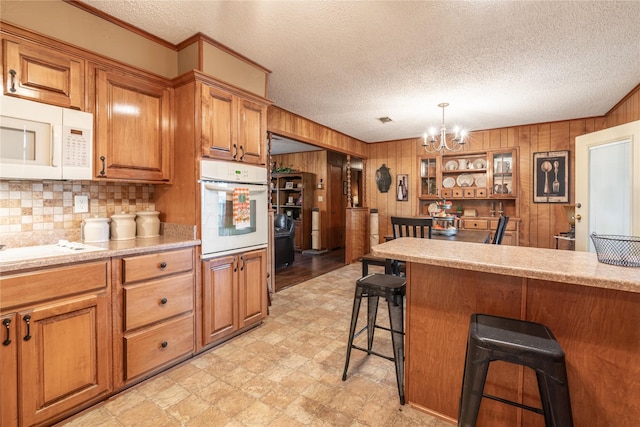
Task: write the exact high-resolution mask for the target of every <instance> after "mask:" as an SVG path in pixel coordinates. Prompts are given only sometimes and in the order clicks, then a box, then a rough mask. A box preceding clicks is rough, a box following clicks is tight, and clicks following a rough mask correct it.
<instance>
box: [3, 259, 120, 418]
mask: <svg viewBox="0 0 640 427" xmlns="http://www.w3.org/2000/svg"><path fill="white" fill-rule="evenodd" d="M109 271H110V261H109V260H101V261H94V262H88V263H81V264H73V265H69V266H64V267H52V268H46V269H41V270H37V271H32V272H25V273H20V272H16V273H12V274H9V275H6V276H3V277H2V281H1V282H0V286H1V289H0V293H1V294H2V300H0V311H1V318H2V322H3V323H2V329H3V337H2V340H3V343H2V346H1V349H0V355H1V356H2V359H1V360H0V373H1V374H2V391H1V394H0V409H1V410H2V415H1V419H2V425H3V426H4V425H7V426H12V425H24V426H27V425H36V424H43V423H46V424H51V423H53V422H55V421H57V420H60V419H62V418H64V417H66V416H68V415H70V414H71V413H73V412H75V411H77V408H78V407H82V406H86V405H88V404H91V403H93V402H97V401H98V400H100V399H102V398H104V397H106V396H107V395H108V394H109V393H110V392H111V387H112V386H111V372H112V370H111V312H110V310H109V307H110V293H109V289H110V278H109ZM7 320H8V321H10V323H8V324H5V323H4V322H6V321H7ZM16 402H20V404H19V405H16ZM16 418H17V419H18V422H17V423H16Z"/></svg>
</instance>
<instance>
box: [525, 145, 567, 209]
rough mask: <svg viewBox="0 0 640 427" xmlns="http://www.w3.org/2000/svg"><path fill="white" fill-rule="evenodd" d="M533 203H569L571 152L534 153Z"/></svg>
mask: <svg viewBox="0 0 640 427" xmlns="http://www.w3.org/2000/svg"><path fill="white" fill-rule="evenodd" d="M533 201H534V202H535V203H569V151H545V152H541V153H533Z"/></svg>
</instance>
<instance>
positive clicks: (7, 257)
mask: <svg viewBox="0 0 640 427" xmlns="http://www.w3.org/2000/svg"><path fill="white" fill-rule="evenodd" d="M104 250H106V249H105V248H101V247H99V246H90V245H85V244H84V243H78V242H67V241H60V243H58V244H55V245H39V246H24V247H21V248H8V249H3V250H1V251H0V263H5V262H19V261H29V260H32V259H38V258H47V257H55V256H63V255H72V254H77V253H84V252H94V251H104Z"/></svg>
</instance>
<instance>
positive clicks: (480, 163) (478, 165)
mask: <svg viewBox="0 0 640 427" xmlns="http://www.w3.org/2000/svg"><path fill="white" fill-rule="evenodd" d="M473 168H474V169H486V168H487V161H486V160H485V159H477V160H475V161H474V162H473Z"/></svg>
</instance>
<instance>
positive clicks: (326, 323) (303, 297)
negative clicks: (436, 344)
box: [60, 263, 453, 427]
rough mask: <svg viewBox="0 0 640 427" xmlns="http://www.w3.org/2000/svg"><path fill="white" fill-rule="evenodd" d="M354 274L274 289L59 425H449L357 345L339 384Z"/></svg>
mask: <svg viewBox="0 0 640 427" xmlns="http://www.w3.org/2000/svg"><path fill="white" fill-rule="evenodd" d="M360 271H361V266H360V263H354V264H351V265H348V266H345V267H343V268H340V269H338V270H335V271H333V272H330V273H327V274H324V275H322V276H318V277H316V278H313V279H311V280H308V281H306V282H303V283H301V284H299V285H296V286H293V287H291V288H287V289H285V290H283V291H281V292H278V293H277V294H275V296H274V298H273V305H272V306H271V309H270V310H271V312H270V315H269V316H268V318H267V319H266V320H265V322H264V323H263V324H262V325H261V326H260V327H257V328H255V329H253V330H251V331H249V332H247V333H245V334H243V335H241V336H239V337H237V338H235V339H233V340H231V341H229V342H227V343H225V344H223V345H221V346H218V347H216V348H214V349H212V350H209V351H207V352H205V353H203V354H200V355H198V356H197V357H195V358H193V359H191V360H189V361H187V362H184V363H182V364H181V365H179V366H177V367H175V368H173V369H171V370H168V371H166V372H164V373H162V374H159V375H157V376H155V377H153V378H151V379H149V380H147V381H145V382H144V383H141V384H139V385H137V386H135V387H133V388H131V389H129V390H126V391H124V392H122V393H120V394H118V395H116V396H114V397H112V398H111V399H109V400H108V401H106V402H103V403H101V404H99V405H96V406H94V407H92V408H90V409H88V410H87V411H85V412H83V413H81V414H79V415H77V416H76V417H74V418H71V419H69V420H67V421H66V422H63V423H61V424H60V425H65V426H67V427H76V426H77V427H92V426H96V427H97V426H100V427H108V426H114V427H115V426H127V427H128V426H154V427H163V426H229V427H236V426H238V427H240V426H251V427H253V426H283V427H285V426H427V427H449V426H453V424H450V423H447V422H444V421H441V420H439V419H436V418H434V417H431V416H429V415H427V414H424V413H422V412H420V411H418V410H416V409H413V408H411V407H410V406H409V405H404V406H402V405H400V403H399V400H398V392H397V388H396V379H395V371H394V365H393V362H390V361H388V360H385V359H382V358H379V357H375V356H372V357H366V354H365V353H364V352H361V351H357V350H354V351H352V355H351V363H350V368H349V375H348V378H347V380H346V381H342V370H343V368H344V361H345V351H346V342H347V337H348V328H349V321H350V316H351V308H352V304H353V291H354V283H355V280H356V279H357V278H358V277H359V276H360ZM372 271H377V270H376V269H375V268H373V269H372ZM382 303H384V301H381V304H382ZM365 307H366V306H365V304H363V306H362V307H361V310H360V313H361V315H360V320H359V325H362V324H364V319H365V316H364V314H365V312H366V309H365ZM382 308H383V307H382V305H381V309H380V310H379V312H378V316H379V321H381V323H384V322H385V321H387V319H385V316H386V314H387V311H386V309H384V310H383V309H382ZM387 324H388V323H387ZM365 335H366V334H363V336H362V337H359V339H362V340H364V339H365ZM388 335H389V334H388V332H386V331H383V330H379V331H378V332H377V333H376V339H375V349H376V350H377V351H380V352H384V353H385V354H392V350H391V339H390V338H389V337H388ZM360 344H361V345H363V344H362V342H360Z"/></svg>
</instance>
